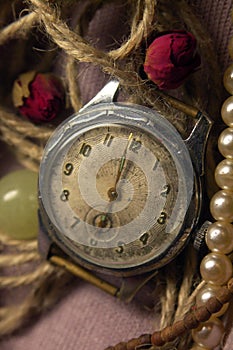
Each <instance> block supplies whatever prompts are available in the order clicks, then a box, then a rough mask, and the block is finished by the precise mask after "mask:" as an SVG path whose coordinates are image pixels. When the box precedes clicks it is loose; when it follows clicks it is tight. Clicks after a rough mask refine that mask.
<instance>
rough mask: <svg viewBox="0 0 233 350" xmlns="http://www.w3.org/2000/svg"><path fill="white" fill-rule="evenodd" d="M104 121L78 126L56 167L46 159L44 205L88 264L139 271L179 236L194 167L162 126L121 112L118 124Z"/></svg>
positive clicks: (59, 151) (61, 237)
mask: <svg viewBox="0 0 233 350" xmlns="http://www.w3.org/2000/svg"><path fill="white" fill-rule="evenodd" d="M105 119H106V117H105V118H104V119H103V118H102V119H101V120H98V118H96V121H95V122H92V123H89V125H88V123H87V125H85V126H84V125H81V126H79V128H78V129H75V128H73V129H72V128H71V129H70V130H69V132H68V133H67V134H66V137H65V136H64V140H59V143H57V146H56V147H55V151H52V152H51V153H52V155H51V157H50V159H49V162H48V155H47V160H46V161H47V163H48V166H47V168H46V171H45V174H44V176H43V178H44V179H45V180H43V181H44V187H43V186H41V185H40V188H41V189H40V191H41V197H42V203H43V207H44V209H45V210H46V212H47V215H48V217H49V219H50V220H51V222H52V224H53V225H54V227H55V228H56V230H55V231H56V237H57V238H58V241H59V244H60V243H61V242H62V244H63V245H64V246H66V248H67V249H68V250H70V251H72V252H73V253H74V254H75V256H76V257H78V259H80V261H81V262H83V263H84V264H85V263H87V264H88V263H90V264H91V265H92V266H96V267H97V268H98V266H99V267H100V266H102V267H104V268H109V269H113V270H114V269H116V270H122V269H123V270H124V269H130V268H133V269H135V268H137V267H141V266H143V265H145V266H146V265H148V264H149V263H150V262H151V261H153V260H156V259H157V258H158V257H160V256H162V255H163V254H164V253H166V251H167V250H168V249H169V247H170V246H171V245H172V244H173V242H174V241H175V240H176V239H177V237H178V236H179V233H180V230H181V228H182V226H183V222H184V219H185V216H186V212H187V210H188V206H189V203H190V200H191V197H192V192H193V170H192V164H191V161H190V159H189V156H188V153H187V151H186V150H185V146H184V145H183V144H182V147H181V148H180V145H177V143H174V142H173V141H172V140H169V138H168V137H167V136H166V137H164V136H163V135H161V132H155V130H154V129H155V127H151V126H150V127H149V128H146V127H145V123H144V122H143V123H135V122H132V120H127V119H125V118H123V116H122V115H121V114H118V115H116V116H115V119H114V122H113V123H108V124H107V123H106V120H105ZM112 119H113V118H112ZM125 120H126V121H125ZM165 123H167V121H165ZM172 131H173V130H172ZM62 141H63V142H62ZM180 142H181V143H182V140H181V141H180ZM58 144H60V146H58ZM182 157H184V159H185V160H184V159H183V160H182ZM187 162H188V166H189V167H190V169H189V170H187V169H186V170H185V171H184V166H185V167H187ZM42 187H43V189H42ZM43 197H45V199H44V200H43Z"/></svg>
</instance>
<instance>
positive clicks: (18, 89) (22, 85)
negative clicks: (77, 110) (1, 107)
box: [13, 71, 65, 123]
mask: <svg viewBox="0 0 233 350" xmlns="http://www.w3.org/2000/svg"><path fill="white" fill-rule="evenodd" d="M64 96H65V94H64V88H63V85H62V83H61V81H60V79H58V78H57V77H55V76H54V75H53V74H49V73H48V74H43V73H36V72H34V71H31V72H27V73H24V74H21V75H20V76H19V77H18V79H16V81H15V82H14V86H13V103H14V105H15V107H18V109H19V111H20V113H21V114H22V115H23V116H25V117H27V118H29V119H30V120H31V121H33V122H36V123H38V122H47V121H51V120H52V119H54V118H55V117H56V116H57V115H58V114H59V113H60V112H61V110H62V108H63V107H64V100H65V99H64Z"/></svg>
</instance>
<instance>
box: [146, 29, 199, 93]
mask: <svg viewBox="0 0 233 350" xmlns="http://www.w3.org/2000/svg"><path fill="white" fill-rule="evenodd" d="M196 46H197V42H196V39H195V37H194V36H193V35H192V34H191V33H188V32H185V31H172V32H166V34H162V35H161V36H159V37H157V38H156V39H155V40H154V41H153V42H152V44H151V45H150V46H149V47H148V49H147V52H146V59H145V63H144V71H145V72H146V74H147V76H148V78H149V79H150V80H152V81H153V82H154V83H155V84H157V86H158V87H159V88H160V89H175V88H177V87H178V86H180V85H181V84H182V83H183V81H184V80H185V78H187V76H188V75H189V74H190V73H193V72H194V71H195V70H196V69H197V68H198V67H199V66H200V64H201V59H200V56H199V55H198V53H197V52H196Z"/></svg>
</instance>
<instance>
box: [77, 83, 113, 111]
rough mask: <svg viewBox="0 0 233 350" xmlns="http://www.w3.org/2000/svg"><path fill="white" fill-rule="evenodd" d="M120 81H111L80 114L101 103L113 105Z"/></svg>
mask: <svg viewBox="0 0 233 350" xmlns="http://www.w3.org/2000/svg"><path fill="white" fill-rule="evenodd" d="M118 87H119V81H118V80H115V79H113V80H110V81H109V82H108V83H107V84H106V85H105V86H104V87H103V88H102V89H101V90H100V91H99V92H98V93H97V95H95V97H93V98H92V99H91V100H90V101H89V102H88V103H87V104H85V105H84V106H83V107H82V108H81V109H80V112H81V111H83V110H84V109H86V108H88V107H91V106H94V105H97V104H99V103H111V102H112V101H113V98H114V96H115V94H116V92H117V90H118Z"/></svg>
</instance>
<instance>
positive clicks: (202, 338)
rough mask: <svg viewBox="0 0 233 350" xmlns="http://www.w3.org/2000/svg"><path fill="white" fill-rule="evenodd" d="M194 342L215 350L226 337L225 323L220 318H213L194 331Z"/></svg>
mask: <svg viewBox="0 0 233 350" xmlns="http://www.w3.org/2000/svg"><path fill="white" fill-rule="evenodd" d="M192 335H193V339H194V341H195V342H196V343H197V344H198V345H200V346H204V347H207V349H208V348H209V349H213V348H215V347H216V346H218V345H219V344H220V343H221V340H222V337H223V335H224V326H223V323H222V322H221V321H220V320H219V319H218V318H211V319H210V320H209V321H207V322H205V323H201V324H200V326H199V327H198V328H196V329H193V331H192Z"/></svg>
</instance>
